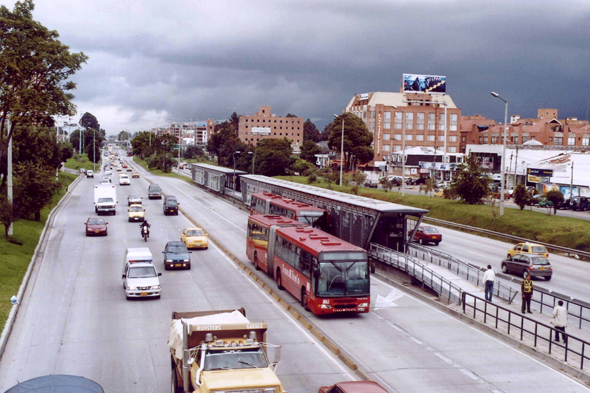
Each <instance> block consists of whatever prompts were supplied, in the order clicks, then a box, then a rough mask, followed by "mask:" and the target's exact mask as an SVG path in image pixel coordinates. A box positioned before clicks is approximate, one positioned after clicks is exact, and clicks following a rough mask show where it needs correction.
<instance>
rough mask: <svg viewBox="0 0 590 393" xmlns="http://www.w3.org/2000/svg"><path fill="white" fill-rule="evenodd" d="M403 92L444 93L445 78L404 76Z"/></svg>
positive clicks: (437, 76) (436, 76) (415, 75)
mask: <svg viewBox="0 0 590 393" xmlns="http://www.w3.org/2000/svg"><path fill="white" fill-rule="evenodd" d="M403 86H404V92H412V91H413V92H422V93H446V91H447V90H446V86H447V77H446V76H439V75H417V74H404V80H403Z"/></svg>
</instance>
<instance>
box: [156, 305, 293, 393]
mask: <svg viewBox="0 0 590 393" xmlns="http://www.w3.org/2000/svg"><path fill="white" fill-rule="evenodd" d="M266 330H267V324H266V322H250V321H249V320H248V319H247V318H246V311H245V310H244V309H243V308H242V309H239V310H225V311H202V312H174V313H172V323H171V325H170V337H169V340H168V346H169V347H170V353H171V365H172V393H177V392H187V393H189V392H198V393H216V392H226V393H232V392H251V393H284V392H285V391H284V390H283V387H282V385H281V382H280V380H279V378H278V377H277V375H276V374H275V369H276V367H277V365H278V362H279V361H280V349H281V347H280V346H279V345H272V344H268V343H266V342H265V339H266ZM269 358H270V359H269ZM285 393H286V392H285Z"/></svg>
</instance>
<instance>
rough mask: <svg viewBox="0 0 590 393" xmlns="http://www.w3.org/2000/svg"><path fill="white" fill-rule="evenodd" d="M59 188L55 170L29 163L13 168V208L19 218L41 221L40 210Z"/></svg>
mask: <svg viewBox="0 0 590 393" xmlns="http://www.w3.org/2000/svg"><path fill="white" fill-rule="evenodd" d="M60 187H61V185H60V183H59V182H58V181H56V180H55V169H52V168H49V167H47V166H43V165H41V164H38V163H34V162H31V161H25V162H24V163H19V164H16V165H15V166H14V207H15V208H16V210H17V212H18V213H17V215H18V217H20V218H25V219H29V218H31V219H34V220H36V221H39V220H40V219H41V210H42V209H43V208H44V207H45V206H47V205H48V204H49V202H51V198H52V197H53V194H55V192H56V191H57V190H59V188H60Z"/></svg>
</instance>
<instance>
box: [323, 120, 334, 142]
mask: <svg viewBox="0 0 590 393" xmlns="http://www.w3.org/2000/svg"><path fill="white" fill-rule="evenodd" d="M331 134H332V123H328V124H326V126H325V127H324V129H323V130H322V132H321V133H320V142H321V141H327V140H329V139H330V135H331Z"/></svg>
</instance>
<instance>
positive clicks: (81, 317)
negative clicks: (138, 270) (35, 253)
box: [0, 173, 353, 393]
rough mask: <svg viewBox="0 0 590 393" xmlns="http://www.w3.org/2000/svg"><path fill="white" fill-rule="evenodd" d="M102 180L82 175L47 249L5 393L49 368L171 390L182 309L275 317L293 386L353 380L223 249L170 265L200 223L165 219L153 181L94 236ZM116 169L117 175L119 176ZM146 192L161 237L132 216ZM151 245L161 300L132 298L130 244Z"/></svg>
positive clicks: (106, 382)
mask: <svg viewBox="0 0 590 393" xmlns="http://www.w3.org/2000/svg"><path fill="white" fill-rule="evenodd" d="M98 179H99V178H96V179H94V180H93V179H82V182H81V183H80V184H79V185H78V186H77V187H76V188H75V189H74V191H73V193H72V196H71V197H70V199H69V201H68V202H67V203H66V204H65V205H64V208H63V210H62V211H61V212H60V213H59V214H58V215H57V217H56V221H55V224H54V227H53V228H51V231H50V240H49V244H48V247H47V250H46V253H45V256H44V259H43V261H42V262H41V263H39V264H38V265H37V266H36V267H35V269H34V272H33V274H32V277H31V280H30V283H29V286H28V289H27V291H26V293H25V296H24V298H23V301H22V305H21V307H22V308H21V309H20V311H19V314H18V317H17V321H16V324H15V326H14V329H13V333H12V335H11V337H10V339H9V341H8V345H7V348H6V351H5V353H4V355H3V356H2V359H1V360H0V388H1V390H0V391H5V390H6V389H8V388H10V387H12V386H13V385H15V384H16V383H17V382H18V381H24V380H27V379H30V378H34V377H37V376H41V375H46V374H53V373H64V374H75V375H81V376H84V377H87V378H90V379H92V380H95V381H97V382H98V383H100V384H101V385H102V386H103V388H104V389H105V391H106V392H142V393H145V392H168V391H170V353H169V350H168V347H167V343H166V342H167V339H168V336H169V326H170V318H171V314H172V312H173V311H194V310H210V309H230V308H237V307H242V306H243V307H245V308H246V310H247V315H248V318H250V320H251V321H260V320H264V321H267V322H268V324H269V330H268V333H267V340H268V342H270V343H274V344H281V345H283V355H282V357H283V359H282V362H281V363H280V364H279V367H278V374H279V378H280V379H281V381H282V383H283V384H284V387H285V388H286V389H287V390H288V391H289V392H300V393H303V392H306V393H307V392H313V391H317V389H318V387H319V386H321V385H325V384H332V383H335V382H337V381H342V380H349V379H351V378H353V376H352V375H351V374H350V372H349V370H348V369H346V368H345V367H344V366H343V365H342V364H341V362H340V361H338V360H337V359H335V358H334V357H333V356H332V355H331V354H330V353H329V352H328V351H326V350H325V349H324V347H323V346H322V345H321V344H319V343H318V342H317V341H316V340H315V339H314V338H313V337H312V336H311V335H310V334H309V333H308V332H307V331H305V330H304V329H303V328H301V327H300V326H299V324H298V323H296V322H295V321H294V320H293V319H292V318H291V317H290V316H289V315H288V314H287V313H286V312H285V311H283V309H282V308H281V307H279V306H278V305H277V304H276V303H275V302H274V301H272V299H271V298H269V296H268V295H267V294H266V293H265V292H263V291H262V290H261V289H259V287H258V286H257V285H255V284H254V283H253V282H252V281H251V280H250V279H249V278H247V277H246V276H245V275H244V274H243V272H241V271H240V270H239V269H237V268H236V267H235V265H234V264H233V262H231V261H230V260H229V259H228V258H227V257H226V256H225V255H224V254H222V253H221V251H220V250H218V249H217V247H215V246H211V247H210V248H209V250H203V251H194V252H193V254H192V255H191V257H192V261H193V267H192V269H191V270H190V271H164V269H163V263H162V259H163V257H162V254H161V251H162V250H163V249H164V245H165V244H166V242H167V241H169V240H179V239H180V231H181V230H182V229H183V228H185V227H187V226H191V225H190V223H189V222H188V220H187V219H186V218H185V217H183V216H182V215H180V216H178V217H176V216H168V217H165V216H164V215H163V213H162V201H160V200H153V201H150V200H148V199H147V193H146V192H147V182H146V181H145V180H144V179H139V180H138V179H132V185H131V186H124V187H119V186H117V196H118V199H119V205H118V207H117V215H115V216H105V217H106V219H107V221H108V222H109V234H108V236H106V237H86V236H85V232H84V225H83V223H84V222H85V221H86V219H87V217H89V216H93V215H94V208H93V203H92V201H93V198H92V193H93V186H94V185H95V184H96V183H97V182H98ZM115 179H116V173H114V174H113V180H115ZM132 192H134V193H139V194H141V195H143V196H144V204H145V206H146V209H147V217H148V220H149V222H150V223H151V224H152V236H151V238H150V239H149V240H148V242H147V243H145V242H143V239H142V238H141V237H140V232H139V224H137V223H129V222H128V221H127V201H126V198H127V195H128V194H129V193H132ZM144 246H148V247H149V248H150V250H151V252H152V254H153V256H154V261H155V265H156V268H157V269H158V271H161V272H162V273H163V275H162V277H161V285H162V298H161V299H160V300H146V301H142V300H136V301H127V300H126V299H125V294H124V290H123V288H122V280H121V270H122V264H123V256H124V252H125V249H126V248H127V247H144Z"/></svg>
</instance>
